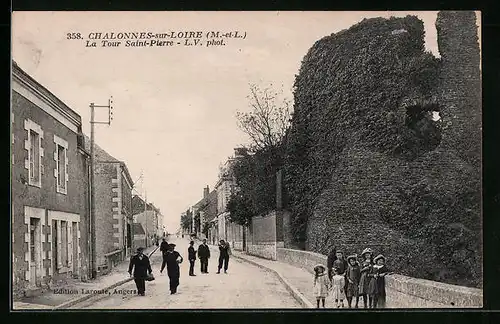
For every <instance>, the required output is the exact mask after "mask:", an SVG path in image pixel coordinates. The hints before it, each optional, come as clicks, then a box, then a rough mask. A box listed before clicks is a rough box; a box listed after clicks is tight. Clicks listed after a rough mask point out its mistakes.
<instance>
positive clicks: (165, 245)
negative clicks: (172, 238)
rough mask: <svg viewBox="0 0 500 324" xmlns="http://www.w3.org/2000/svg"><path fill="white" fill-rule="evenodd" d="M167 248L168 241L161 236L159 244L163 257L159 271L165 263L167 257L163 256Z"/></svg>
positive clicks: (163, 267)
mask: <svg viewBox="0 0 500 324" xmlns="http://www.w3.org/2000/svg"><path fill="white" fill-rule="evenodd" d="M167 250H168V242H167V241H166V240H165V238H163V239H162V241H161V244H160V252H161V255H162V257H163V261H162V263H161V270H160V273H161V272H162V271H163V269H165V264H166V263H167V259H166V258H165V257H166V255H167Z"/></svg>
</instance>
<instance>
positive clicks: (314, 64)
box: [283, 16, 482, 285]
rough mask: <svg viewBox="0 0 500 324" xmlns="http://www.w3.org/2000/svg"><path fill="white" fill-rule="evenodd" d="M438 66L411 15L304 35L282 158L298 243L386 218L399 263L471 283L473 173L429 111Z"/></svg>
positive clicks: (367, 235)
mask: <svg viewBox="0 0 500 324" xmlns="http://www.w3.org/2000/svg"><path fill="white" fill-rule="evenodd" d="M440 69H441V61H440V60H439V59H436V58H435V57H434V56H432V55H431V54H430V53H427V52H425V49H424V28H423V22H422V21H420V20H419V19H418V18H417V17H415V16H407V17H405V18H390V19H384V18H374V19H366V20H363V21H362V22H360V23H359V24H356V25H354V26H352V27H351V28H349V29H348V30H344V31H341V32H339V33H336V34H332V35H330V36H327V37H324V38H323V39H321V40H319V41H317V42H316V43H315V44H314V45H313V46H312V48H311V49H310V50H309V51H308V53H307V54H306V56H305V57H304V59H303V61H302V65H301V68H300V71H299V74H298V75H297V76H296V79H295V85H294V88H295V89H294V113H293V118H292V124H291V128H290V130H289V132H288V134H287V140H286V145H285V147H286V149H285V154H284V166H283V167H284V175H285V184H286V187H287V191H288V202H289V206H288V208H289V209H290V211H291V212H292V229H293V234H294V238H295V240H296V242H297V243H298V244H299V245H302V247H303V248H307V249H310V250H314V251H317V252H325V251H324V245H325V244H324V242H332V241H334V242H335V241H336V240H337V242H338V243H345V242H352V243H349V244H352V245H353V246H354V245H355V244H356V242H362V243H360V244H369V243H371V244H375V243H384V242H385V241H384V240H386V239H387V238H386V237H385V236H384V235H383V234H381V233H383V231H384V230H385V231H387V232H391V233H394V241H390V242H387V243H388V245H390V246H392V248H390V249H388V250H387V252H388V253H390V255H389V256H388V257H389V258H391V257H392V258H393V259H397V260H399V262H398V263H397V264H392V266H393V268H394V269H395V270H396V271H398V272H399V273H403V274H407V275H410V276H414V277H421V278H422V277H425V278H427V279H432V280H441V281H447V282H450V283H458V284H465V285H480V284H481V281H482V280H481V251H480V224H481V219H480V207H479V205H478V204H479V202H480V198H479V197H480V181H479V179H478V177H477V175H476V174H475V170H474V169H473V168H472V169H471V166H470V165H469V164H468V163H467V161H465V160H463V159H461V158H460V154H458V152H457V151H453V149H452V148H449V147H443V146H442V145H441V143H442V142H443V141H444V140H445V139H444V138H443V133H442V129H441V125H440V123H439V121H435V120H433V119H432V118H431V117H432V112H434V111H440V110H441V109H442V107H441V106H440V103H439V100H438V98H439V95H440V94H439V90H440V89H441V88H440V87H441V86H442V85H441V84H440V81H439V75H440V73H441V71H440ZM479 145H480V144H479ZM348 224H349V226H351V227H353V226H354V228H351V230H352V231H351V232H349V233H348V231H347V230H346V228H348V227H349V226H348ZM363 224H368V225H363ZM370 224H380V226H379V228H380V229H381V232H379V234H377V235H379V236H378V237H377V236H376V237H374V238H373V235H372V234H373V233H374V230H373V228H374V226H375V225H370ZM377 226H378V225H377ZM395 237H399V239H398V240H396V239H395ZM340 238H342V239H340ZM314 242H317V243H314ZM352 252H357V253H360V251H352Z"/></svg>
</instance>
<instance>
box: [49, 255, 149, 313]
mask: <svg viewBox="0 0 500 324" xmlns="http://www.w3.org/2000/svg"><path fill="white" fill-rule="evenodd" d="M158 248H159V246H157V247H156V248H155V249H154V250H153V251H151V252H150V253H149V255H148V258H150V257H151V256H152V255H153V254H154V253H155V252H156V251H157V250H158ZM132 280H133V278H127V279H123V280H120V281H118V282H115V283H114V284H112V285H110V286H108V287H105V288H102V290H108V289H113V288H116V287H118V286H121V285H123V284H125V283H127V282H129V281H132ZM95 296H96V295H92V294H88V295H84V296H82V297H79V298H75V299H72V300H70V301H67V302H65V303H62V304H59V305H57V306H55V307H53V308H52V310H59V309H63V308H68V307H71V306H74V305H76V304H79V303H81V302H83V301H85V300H87V299H90V298H92V297H95Z"/></svg>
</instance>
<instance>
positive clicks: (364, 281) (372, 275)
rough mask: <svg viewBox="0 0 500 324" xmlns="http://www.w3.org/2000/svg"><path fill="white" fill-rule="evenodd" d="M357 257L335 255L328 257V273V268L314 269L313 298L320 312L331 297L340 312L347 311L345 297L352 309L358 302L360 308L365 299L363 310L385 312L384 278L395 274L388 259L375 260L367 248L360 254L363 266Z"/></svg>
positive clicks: (378, 257) (356, 306) (379, 258)
mask: <svg viewBox="0 0 500 324" xmlns="http://www.w3.org/2000/svg"><path fill="white" fill-rule="evenodd" d="M357 259H358V257H357V255H351V256H349V257H347V260H345V259H344V254H343V252H342V251H334V253H333V254H332V255H331V256H329V262H328V273H327V272H326V267H325V266H323V265H322V264H318V265H316V266H315V267H314V294H315V295H316V302H317V308H319V307H320V303H321V304H322V306H323V308H324V307H325V299H326V296H327V295H329V296H331V298H332V300H334V301H335V306H336V307H337V308H340V307H344V296H345V297H346V298H347V304H348V307H349V308H352V301H353V299H355V301H356V304H355V305H354V307H355V308H358V303H359V297H362V299H363V304H364V308H385V297H386V295H385V276H387V275H389V274H392V272H390V271H389V270H388V268H387V267H386V265H385V257H384V256H383V255H381V254H380V255H378V256H376V257H375V258H373V251H372V249H370V248H366V249H364V250H363V252H362V253H361V264H360V262H358V260H357Z"/></svg>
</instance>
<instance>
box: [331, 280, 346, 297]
mask: <svg viewBox="0 0 500 324" xmlns="http://www.w3.org/2000/svg"><path fill="white" fill-rule="evenodd" d="M344 287H345V277H344V276H342V275H339V274H336V275H334V276H333V277H332V294H331V296H332V299H334V300H335V299H342V300H343V299H344V296H345V292H344V291H343V290H344Z"/></svg>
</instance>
